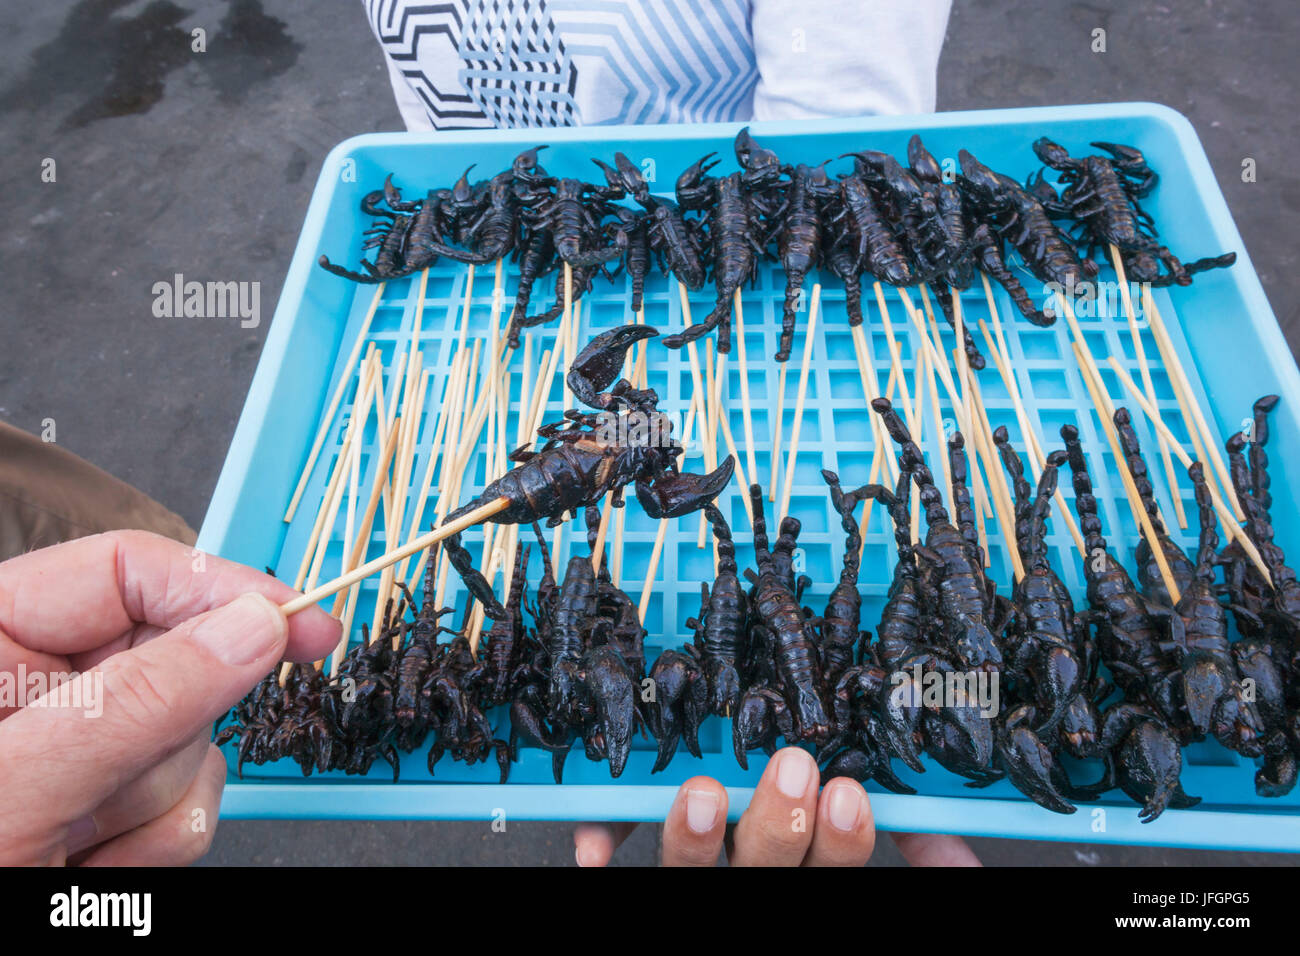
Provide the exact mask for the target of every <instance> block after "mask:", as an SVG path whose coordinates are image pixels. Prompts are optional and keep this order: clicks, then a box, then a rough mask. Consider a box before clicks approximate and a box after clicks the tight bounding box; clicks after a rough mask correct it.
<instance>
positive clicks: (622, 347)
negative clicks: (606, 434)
mask: <svg viewBox="0 0 1300 956" xmlns="http://www.w3.org/2000/svg"><path fill="white" fill-rule="evenodd" d="M658 334H659V330H658V329H655V328H653V327H651V326H648V325H624V326H621V327H619V328H616V329H610V330H608V331H607V332H602V333H600V335H598V336H596V337H595V338H594V339H592V340H591V341H590V342H588V343H587V346H586V348H584V349H583V350H582V352H580V353H579V355H578V357H577V359H575V360H574V362H573V365H572V366H571V368H570V369H569V374H568V376H567V377H566V378H565V381H567V382H568V384H569V388H571V389H572V390H573V394H574V395H575V396H576V397H577V399H578V400H579V401H581V402H583V403H584V404H586V405H589V406H590V407H592V408H608V407H609V406H610V405H611V404H612V403H613V402H614V401H616V399H614V398H611V397H609V396H606V395H603V394H601V393H603V392H604V391H605V390H606V389H607V388H609V387H610V385H612V384H614V382H615V380H616V379H617V378H618V377H619V375H620V374H622V370H623V358H624V356H625V355H626V354H627V350H628V349H629V348H631V347H632V346H633V345H634V344H635V343H637V342H639V341H641V340H642V339H649V338H653V337H654V336H656V335H658Z"/></svg>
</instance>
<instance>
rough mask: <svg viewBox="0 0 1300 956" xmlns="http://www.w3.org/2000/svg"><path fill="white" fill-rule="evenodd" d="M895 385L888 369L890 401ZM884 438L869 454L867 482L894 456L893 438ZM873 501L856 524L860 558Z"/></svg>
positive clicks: (895, 377)
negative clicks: (859, 541)
mask: <svg viewBox="0 0 1300 956" xmlns="http://www.w3.org/2000/svg"><path fill="white" fill-rule="evenodd" d="M897 385H898V375H897V373H896V371H895V370H894V369H890V370H889V380H888V382H886V384H885V398H886V399H888V400H889V401H891V402H892V401H893V400H894V390H895V388H896V387H897ZM871 417H872V418H873V419H874V418H879V416H878V415H876V414H875V413H874V412H873V413H872V415H871ZM886 439H887V440H886V441H878V442H877V443H876V450H875V452H874V453H873V454H872V456H871V475H870V477H868V478H867V483H868V484H872V485H874V484H875V483H876V481H877V480H878V479H879V477H880V470H881V468H882V467H884V464H885V462H887V461H890V460H892V459H893V457H894V455H893V451H894V443H893V439H889V438H888V435H886ZM894 464H895V465H897V464H898V462H897V461H895V462H894ZM897 484H898V479H897V478H895V479H894V485H895V486H896V485H897ZM875 503H876V499H874V498H868V499H867V503H866V506H865V507H864V508H863V509H862V522H861V524H860V525H859V526H858V528H859V535H860V537H861V538H862V546H861V548H859V550H858V557H859V559H861V557H862V555H863V554H865V553H866V550H867V529H868V527H869V526H870V525H871V509H872V507H873V506H874V505H875Z"/></svg>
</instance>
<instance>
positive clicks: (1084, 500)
mask: <svg viewBox="0 0 1300 956" xmlns="http://www.w3.org/2000/svg"><path fill="white" fill-rule="evenodd" d="M1061 438H1062V439H1064V440H1065V450H1066V453H1067V454H1068V455H1069V461H1070V470H1071V471H1072V472H1073V475H1074V503H1075V509H1076V510H1077V511H1078V513H1079V528H1080V531H1081V532H1082V533H1083V542H1084V548H1085V549H1086V550H1087V552H1088V555H1087V557H1086V558H1084V561H1083V576H1084V580H1085V581H1086V582H1087V595H1088V605H1089V609H1088V610H1087V611H1085V612H1084V614H1083V619H1084V620H1085V621H1086V622H1088V623H1091V624H1092V625H1093V626H1094V627H1095V628H1096V634H1097V649H1098V652H1099V653H1100V655H1101V659H1102V661H1103V662H1104V663H1105V664H1106V666H1107V668H1109V669H1110V672H1111V674H1112V675H1113V676H1114V678H1115V682H1116V683H1117V684H1119V686H1120V687H1121V688H1122V689H1123V691H1124V695H1125V697H1126V698H1127V699H1128V700H1129V701H1132V702H1135V703H1139V704H1141V703H1147V704H1150V705H1151V707H1152V708H1153V710H1154V711H1155V713H1156V714H1157V715H1158V716H1159V717H1160V719H1161V720H1163V721H1164V722H1165V723H1166V724H1168V725H1170V726H1177V724H1178V723H1179V720H1180V718H1179V713H1180V710H1181V702H1180V697H1179V694H1180V693H1181V691H1180V690H1179V687H1178V681H1177V671H1176V670H1175V669H1173V668H1171V667H1170V665H1169V662H1168V660H1167V659H1166V658H1165V655H1164V653H1163V652H1162V651H1161V650H1160V642H1161V640H1162V632H1163V629H1164V628H1163V626H1162V625H1161V623H1160V622H1162V621H1167V620H1168V617H1169V615H1170V613H1171V611H1170V610H1169V609H1168V608H1159V607H1156V606H1154V605H1152V604H1151V603H1149V602H1148V601H1147V600H1146V599H1145V598H1143V597H1142V596H1141V595H1140V594H1138V590H1137V586H1136V585H1135V584H1134V583H1133V579H1132V578H1131V577H1130V576H1129V573H1128V571H1127V570H1126V569H1125V567H1124V566H1123V565H1122V564H1120V562H1119V561H1118V560H1116V558H1115V556H1114V555H1112V554H1111V552H1110V548H1109V546H1108V545H1107V543H1106V539H1105V538H1104V537H1103V536H1102V533H1101V519H1100V518H1098V516H1097V499H1096V498H1095V497H1094V496H1093V493H1092V478H1091V476H1090V475H1089V474H1088V465H1087V462H1086V461H1085V460H1084V457H1083V446H1082V445H1081V444H1080V442H1079V430H1078V429H1077V428H1076V427H1075V426H1073V425H1062V426H1061ZM1103 734H1104V729H1103Z"/></svg>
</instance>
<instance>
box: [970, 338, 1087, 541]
mask: <svg viewBox="0 0 1300 956" xmlns="http://www.w3.org/2000/svg"><path fill="white" fill-rule="evenodd" d="M979 327H980V332H982V333H983V334H984V344H985V345H987V346H988V349H989V353H990V357H991V358H992V359H993V364H994V365H996V366H997V369H998V374H999V375H1001V376H1002V384H1003V385H1004V386H1005V387H1006V390H1007V394H1008V395H1010V396H1011V406H1012V408H1014V409H1015V412H1016V421H1017V422H1018V423H1019V424H1020V433H1021V434H1022V435H1024V436H1025V447H1026V449H1027V450H1028V451H1029V460H1030V464H1032V465H1033V467H1034V472H1035V473H1039V472H1042V470H1043V466H1044V465H1046V464H1047V458H1046V457H1045V456H1044V455H1043V446H1042V445H1040V444H1039V442H1038V436H1037V435H1036V434H1034V429H1033V426H1032V425H1031V424H1030V422H1029V415H1028V413H1027V412H1026V411H1025V406H1024V403H1023V402H1022V401H1021V400H1020V390H1019V389H1018V388H1017V387H1016V379H1015V375H1014V374H1013V373H1012V371H1011V368H1010V364H1009V362H1008V361H1007V357H1006V356H1005V355H1003V354H1002V352H1001V351H1000V350H999V349H998V345H997V343H996V342H995V341H993V335H992V334H991V333H990V332H989V327H988V324H987V323H986V322H985V321H984V320H983V319H980V323H979ZM1052 500H1053V501H1055V502H1056V507H1057V509H1058V510H1059V511H1060V514H1061V520H1062V521H1064V522H1065V526H1066V527H1067V528H1068V529H1069V531H1070V537H1071V538H1073V539H1074V543H1075V546H1076V547H1078V549H1079V554H1081V555H1082V556H1083V557H1084V558H1085V559H1086V558H1087V557H1088V549H1087V547H1086V546H1085V545H1084V543H1083V535H1082V534H1081V533H1080V532H1079V526H1078V524H1076V523H1075V520H1074V515H1073V514H1071V513H1070V508H1069V506H1068V505H1067V504H1066V503H1065V496H1064V495H1062V494H1061V490H1060V489H1059V488H1058V489H1057V490H1056V493H1055V494H1054V495H1052Z"/></svg>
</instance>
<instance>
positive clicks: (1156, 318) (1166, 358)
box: [1142, 286, 1246, 521]
mask: <svg viewBox="0 0 1300 956" xmlns="http://www.w3.org/2000/svg"><path fill="white" fill-rule="evenodd" d="M1142 301H1143V308H1145V309H1146V313H1147V325H1148V326H1150V328H1151V334H1152V335H1153V336H1154V337H1155V340H1156V347H1157V348H1159V350H1160V360H1161V361H1162V362H1163V363H1164V366H1165V371H1166V372H1167V373H1168V374H1169V377H1170V379H1171V380H1172V381H1173V383H1174V396H1175V397H1176V398H1177V399H1178V407H1179V409H1180V411H1182V413H1183V421H1184V422H1186V423H1187V428H1188V431H1191V430H1192V429H1193V428H1197V429H1200V432H1201V442H1202V444H1203V445H1204V446H1205V453H1206V458H1207V459H1208V460H1209V462H1210V464H1211V465H1212V466H1213V467H1214V473H1215V475H1217V476H1218V479H1219V484H1220V486H1221V487H1222V488H1223V500H1224V501H1226V502H1228V503H1229V504H1230V505H1232V513H1233V515H1234V516H1235V517H1236V519H1237V520H1238V521H1245V520H1246V513H1245V512H1244V511H1242V510H1241V503H1240V502H1239V501H1237V489H1236V487H1235V486H1234V485H1233V483H1232V478H1231V477H1230V476H1229V475H1228V469H1227V467H1226V466H1225V465H1224V463H1223V458H1222V456H1221V455H1220V454H1219V448H1220V447H1222V446H1221V444H1220V442H1219V436H1218V435H1216V434H1215V433H1214V432H1213V431H1212V430H1211V429H1210V426H1209V423H1208V422H1207V421H1206V420H1205V415H1204V413H1203V412H1202V411H1201V405H1200V403H1199V402H1197V400H1196V396H1195V395H1194V394H1193V392H1192V383H1191V380H1190V379H1188V377H1187V370H1186V369H1184V368H1183V363H1182V362H1181V361H1180V360H1179V358H1178V352H1177V351H1176V350H1175V349H1174V343H1173V339H1171V338H1170V337H1169V330H1168V329H1167V328H1165V322H1164V319H1163V318H1161V316H1160V310H1159V309H1158V308H1156V300H1155V297H1154V296H1153V295H1152V294H1151V287H1150V286H1145V287H1144V288H1143V290H1142ZM1189 411H1190V414H1188V413H1189ZM1202 460H1205V459H1202ZM1205 478H1206V481H1207V483H1209V484H1211V485H1212V484H1213V482H1211V481H1210V469H1208V468H1207V469H1206V470H1205Z"/></svg>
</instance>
